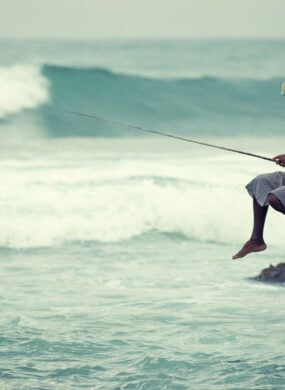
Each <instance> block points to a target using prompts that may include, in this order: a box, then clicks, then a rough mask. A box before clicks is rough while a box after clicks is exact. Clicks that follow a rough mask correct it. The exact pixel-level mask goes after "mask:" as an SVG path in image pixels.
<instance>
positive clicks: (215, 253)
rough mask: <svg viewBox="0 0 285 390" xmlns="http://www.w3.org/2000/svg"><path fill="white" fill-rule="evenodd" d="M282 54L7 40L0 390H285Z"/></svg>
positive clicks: (176, 43)
mask: <svg viewBox="0 0 285 390" xmlns="http://www.w3.org/2000/svg"><path fill="white" fill-rule="evenodd" d="M284 45H285V41H284V40H238V39H235V40H230V39H227V40H190V39H188V40H187V39H185V40H169V39H168V40H167V39H164V40H138V41H135V40H115V41H100V42H99V41H98V42H96V41H95V42H88V41H86V42H85V41H82V42H76V41H74V42H73V41H50V42H49V41H42V42H40V41H4V40H2V41H0V91H1V95H0V141H1V142H0V160H1V164H0V181H1V193H0V204H1V207H0V214H1V218H0V227H1V235H0V267H1V276H2V280H1V286H0V296H1V299H0V308H1V318H0V343H1V344H0V345H1V347H0V351H1V354H0V357H1V367H0V388H1V389H3V390H10V389H13V390H14V389H15V390H34V389H42V390H49V389H81V388H82V389H83V388H85V389H96V390H97V389H102V390H103V389H104V390H105V389H150V390H156V389H158V390H160V389H170V390H176V389H201V390H212V389H213V390H216V389H221V390H245V389H258V390H279V389H280V390H282V389H285V356H284V350H285V336H284V314H285V303H284V295H285V289H284V286H283V285H273V284H265V283H260V282H256V281H254V280H252V278H253V277H254V276H256V275H257V274H259V272H260V271H261V270H262V269H263V268H265V267H268V266H269V265H270V264H274V265H275V264H278V263H280V262H282V261H284V231H283V223H284V221H283V219H282V218H283V217H282V215H281V214H278V213H276V212H274V211H273V210H270V211H269V215H268V220H267V224H266V229H265V239H266V242H267V244H268V249H267V251H265V252H262V253H257V254H251V255H249V256H248V257H246V258H244V259H241V260H239V261H232V259H231V256H232V255H233V254H234V253H236V252H237V251H238V250H239V249H240V247H241V246H242V244H243V243H244V242H245V241H246V240H247V239H248V237H249V235H250V232H251V225H252V200H251V198H250V197H249V195H248V194H247V192H246V190H245V189H244V186H245V184H247V182H248V181H249V180H250V179H251V178H253V177H254V176H256V175H258V174H260V173H266V172H272V171H275V170H280V169H282V168H280V167H276V166H275V165H273V164H272V162H269V161H265V160H261V159H257V158H253V157H249V156H244V155H241V154H237V153H232V152H227V151H222V150H217V149H212V148H208V147H205V146H201V145H195V144H190V143H187V142H182V141H179V140H175V139H169V138H166V137H161V136H158V135H151V134H148V133H144V132H143V131H140V130H136V129H130V128H127V127H124V126H119V125H115V124H110V123H106V122H101V121H97V120H94V119H91V118H87V117H80V116H75V115H72V114H70V113H69V111H78V112H82V113H86V114H91V115H92V114H94V115H98V116H101V117H104V118H110V119H112V120H118V121H124V122H128V123H131V124H134V125H138V126H143V127H147V128H150V129H154V130H159V131H163V132H166V133H170V134H174V135H177V136H182V137H189V138H192V139H195V140H198V141H202V142H207V143H214V144H216V145H221V146H226V147H229V148H236V149H238V150H243V151H247V152H251V153H257V154H261V155H263V156H267V157H273V156H274V155H277V154H280V153H284V152H285V150H284V123H285V98H284V97H282V96H281V94H280V89H281V83H282V81H284V78H285V73H284V64H285V51H284Z"/></svg>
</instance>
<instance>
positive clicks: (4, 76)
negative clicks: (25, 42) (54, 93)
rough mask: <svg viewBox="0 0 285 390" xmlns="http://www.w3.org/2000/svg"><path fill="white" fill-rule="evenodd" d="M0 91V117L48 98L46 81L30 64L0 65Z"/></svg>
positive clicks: (40, 102) (38, 69)
mask: <svg viewBox="0 0 285 390" xmlns="http://www.w3.org/2000/svg"><path fill="white" fill-rule="evenodd" d="M0 91H1V94H0V118H3V117H5V116H6V115H9V114H14V113H17V112H19V111H21V110H24V109H29V108H34V107H37V106H38V105H40V104H42V103H44V102H46V101H47V100H48V82H47V80H46V79H45V78H44V77H43V76H42V75H41V72H40V68H38V67H36V66H32V65H13V66H10V67H1V68H0Z"/></svg>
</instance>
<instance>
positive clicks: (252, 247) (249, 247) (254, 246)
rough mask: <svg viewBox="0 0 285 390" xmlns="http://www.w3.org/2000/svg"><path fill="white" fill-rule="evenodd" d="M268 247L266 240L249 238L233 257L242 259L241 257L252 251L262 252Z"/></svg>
mask: <svg viewBox="0 0 285 390" xmlns="http://www.w3.org/2000/svg"><path fill="white" fill-rule="evenodd" d="M266 248H267V245H266V244H265V242H264V241H257V240H249V241H247V242H246V243H245V244H244V246H243V247H242V248H241V250H240V251H239V252H238V253H237V254H235V255H234V256H233V257H232V258H233V260H235V259H240V258H241V257H244V256H246V255H248V254H249V253H252V252H261V251H264V250H265V249H266Z"/></svg>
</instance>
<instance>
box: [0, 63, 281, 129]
mask: <svg viewBox="0 0 285 390" xmlns="http://www.w3.org/2000/svg"><path fill="white" fill-rule="evenodd" d="M0 80H1V81H0V82H2V84H3V83H4V84H3V85H4V89H3V88H2V91H3V90H4V91H5V95H4V94H3V96H5V98H4V97H2V100H0V118H1V117H2V118H4V117H6V119H7V120H10V121H13V120H14V119H15V116H11V114H20V115H22V116H23V115H25V114H26V113H27V111H23V110H27V109H29V110H30V111H29V115H28V118H27V119H26V121H28V120H34V121H35V120H37V121H38V124H39V126H41V127H42V128H43V129H44V130H45V132H46V133H47V134H48V135H49V136H55V137H58V136H60V137H64V136H125V135H132V136H133V135H136V134H137V133H136V132H135V131H130V130H129V129H125V128H122V127H118V126H114V125H112V126H110V125H107V124H104V123H100V122H97V121H93V120H90V119H86V118H82V117H74V116H71V115H68V114H66V113H65V112H66V111H68V110H72V111H80V112H84V113H94V114H97V115H99V116H104V117H110V118H113V119H118V120H123V121H127V122H132V123H138V124H141V125H143V126H152V127H156V128H159V129H164V130H172V131H173V129H175V131H178V132H182V133H187V132H189V130H190V131H191V134H192V133H195V134H197V133H198V134H200V132H201V129H203V132H204V133H205V134H207V133H210V134H228V133H229V132H230V133H231V134H233V133H235V132H238V133H240V132H247V131H249V130H250V131H256V132H261V133H262V132H263V131H268V125H270V131H271V132H273V133H280V132H283V128H284V126H283V124H284V119H285V110H284V100H282V98H281V97H280V80H279V79H270V80H256V79H255V80H251V79H239V80H238V79H220V78H213V77H206V76H205V77H201V78H184V79H153V78H145V77H139V76H132V75H125V74H117V73H113V72H111V71H109V70H107V69H99V68H80V67H78V68H77V67H64V66H55V65H44V66H42V68H40V69H36V68H34V67H28V66H26V67H25V66H16V67H12V68H7V69H2V73H0ZM33 115H34V118H33ZM7 116H8V118H7ZM31 118H32V119H31Z"/></svg>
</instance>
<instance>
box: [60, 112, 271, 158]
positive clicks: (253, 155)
mask: <svg viewBox="0 0 285 390" xmlns="http://www.w3.org/2000/svg"><path fill="white" fill-rule="evenodd" d="M67 113H68V114H74V115H80V116H84V117H88V118H92V119H96V120H98V121H102V122H108V123H113V124H115V125H119V126H125V127H129V128H132V129H136V130H141V131H145V132H148V133H152V134H157V135H162V136H164V137H169V138H175V139H179V140H180V141H186V142H191V143H194V144H198V145H203V146H209V147H211V148H215V149H221V150H226V151H228V152H233V153H239V154H244V155H246V156H251V157H256V158H261V159H262V160H267V161H273V162H275V163H276V161H275V160H274V159H273V158H269V157H265V156H260V155H259V154H254V153H249V152H244V151H242V150H236V149H231V148H226V147H225V146H219V145H213V144H209V143H206V142H201V141H196V140H193V139H190V138H184V137H179V136H177V135H173V134H168V133H163V132H161V131H157V130H151V129H146V128H144V127H141V126H137V125H133V124H130V123H125V122H120V121H116V120H114V119H109V118H102V117H100V116H97V115H91V114H84V113H82V112H76V111H67Z"/></svg>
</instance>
